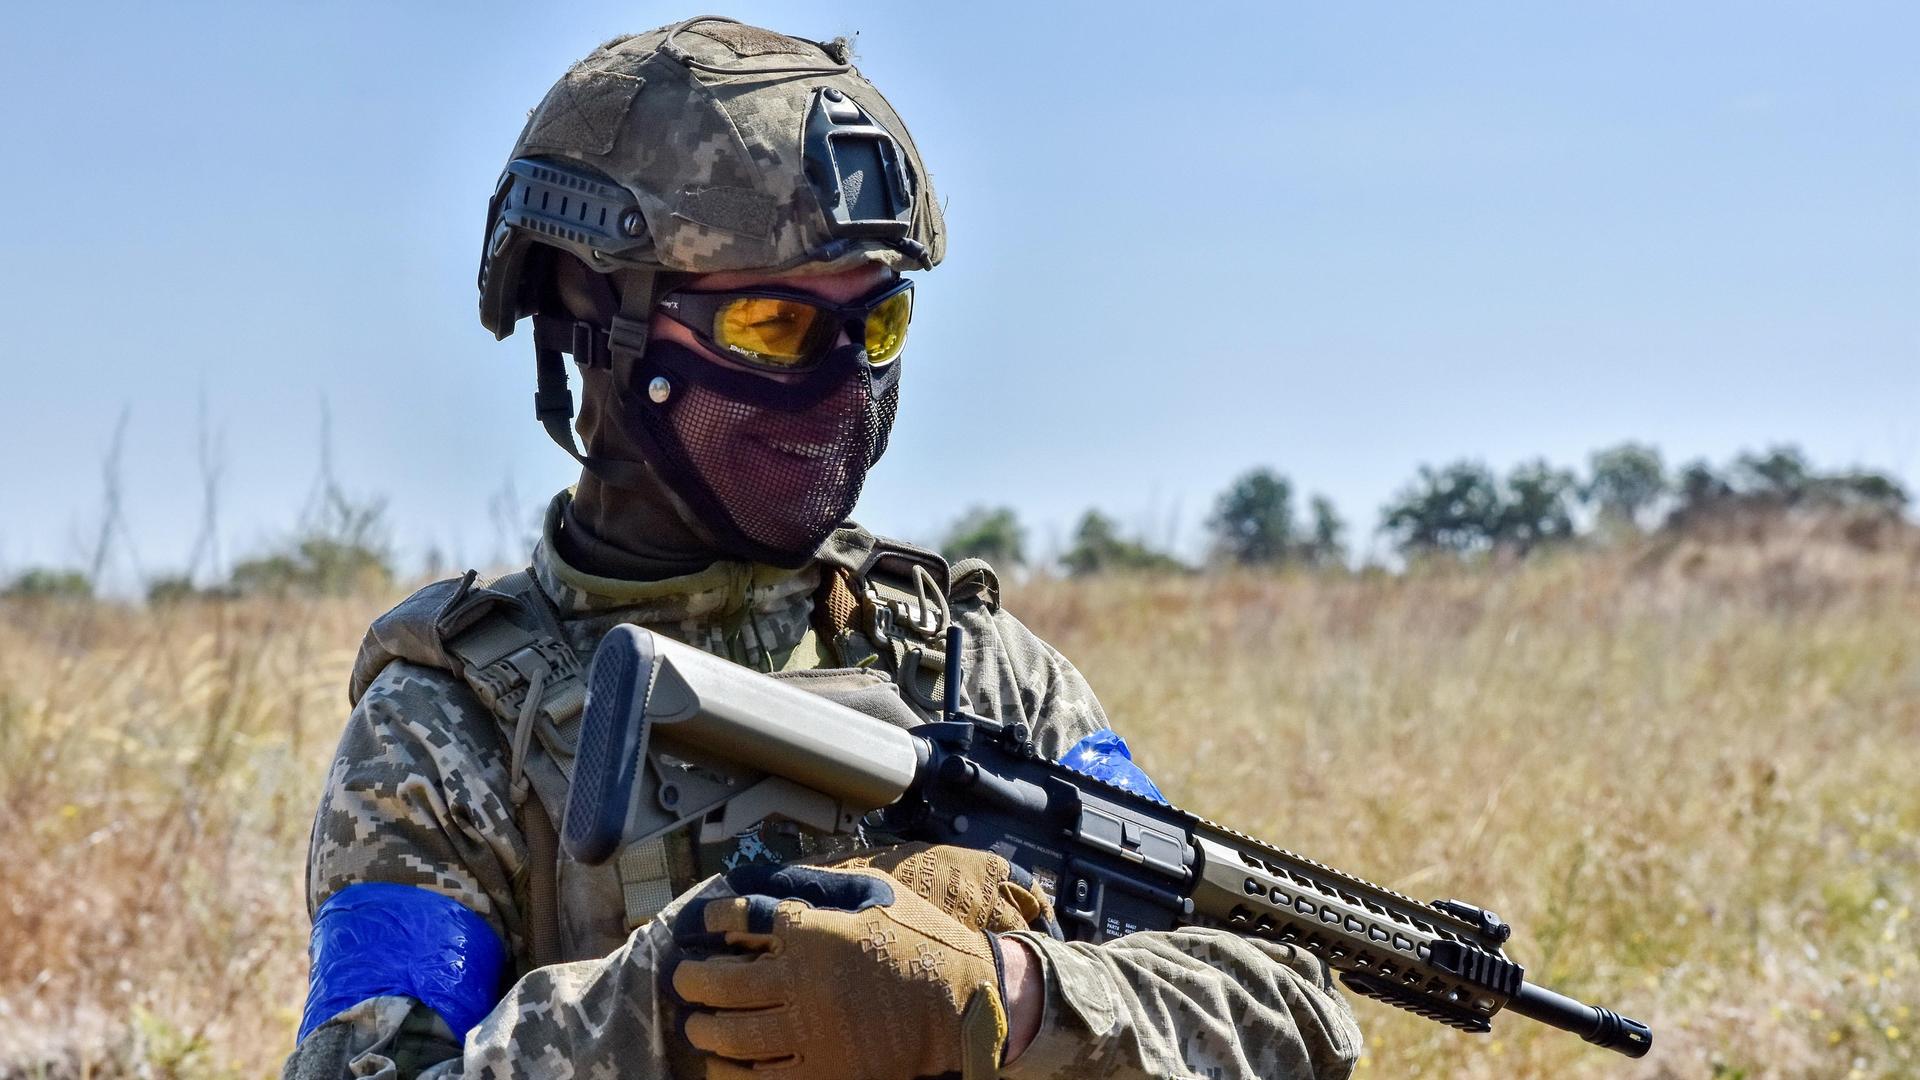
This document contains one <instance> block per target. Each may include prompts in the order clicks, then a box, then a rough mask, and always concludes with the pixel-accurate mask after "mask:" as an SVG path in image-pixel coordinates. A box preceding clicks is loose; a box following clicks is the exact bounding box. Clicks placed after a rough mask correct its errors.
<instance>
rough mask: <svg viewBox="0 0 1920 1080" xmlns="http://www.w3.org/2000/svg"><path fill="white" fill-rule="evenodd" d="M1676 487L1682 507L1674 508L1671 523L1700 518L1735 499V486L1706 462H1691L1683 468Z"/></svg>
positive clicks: (1669, 519) (1670, 518)
mask: <svg viewBox="0 0 1920 1080" xmlns="http://www.w3.org/2000/svg"><path fill="white" fill-rule="evenodd" d="M1674 487H1675V489H1676V491H1677V492H1678V493H1679V497H1680V505H1679V506H1677V507H1675V508H1674V511H1673V514H1672V515H1671V516H1670V517H1669V518H1668V522H1669V523H1673V522H1676V521H1679V520H1682V519H1685V518H1691V517H1698V516H1699V515H1701V514H1703V513H1706V512H1708V511H1710V510H1712V509H1714V508H1716V507H1718V506H1720V505H1722V504H1723V503H1725V502H1726V501H1727V500H1729V499H1731V498H1733V485H1732V484H1730V483H1728V482H1727V480H1726V478H1725V477H1722V476H1721V475H1720V474H1719V473H1717V472H1714V471H1713V466H1711V465H1709V464H1707V462H1706V461H1705V460H1696V461H1690V462H1688V463H1687V464H1686V465H1685V466H1683V467H1682V468H1681V469H1680V475H1679V479H1678V481H1676V483H1675V485H1674Z"/></svg>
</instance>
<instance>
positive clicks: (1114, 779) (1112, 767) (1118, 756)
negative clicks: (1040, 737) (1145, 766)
mask: <svg viewBox="0 0 1920 1080" xmlns="http://www.w3.org/2000/svg"><path fill="white" fill-rule="evenodd" d="M1060 764H1062V765H1065V766H1066V767H1067V768H1069V769H1072V770H1073V771H1074V772H1077V773H1084V774H1086V775H1087V776H1091V777H1093V778H1094V779H1095V780H1105V781H1106V782H1107V783H1109V784H1112V785H1113V786H1114V787H1117V788H1125V789H1126V790H1128V791H1131V792H1133V793H1134V794H1135V795H1145V796H1146V797H1147V798H1149V799H1153V800H1155V801H1157V802H1166V801H1167V797H1166V796H1165V795H1162V794H1160V788H1159V787H1158V786H1157V785H1155V784H1154V782H1153V781H1152V780H1151V779H1150V778H1148V776H1147V774H1146V773H1145V772H1143V771H1141V769H1140V766H1138V765H1135V764H1134V763H1133V751H1131V750H1128V749H1127V740H1125V739H1123V738H1121V737H1120V733H1119V732H1117V731H1115V730H1113V729H1112V728H1101V729H1100V730H1099V731H1096V732H1094V733H1093V734H1091V735H1089V736H1087V737H1086V738H1084V739H1081V740H1080V741H1079V742H1077V743H1074V744H1073V745H1072V746H1071V747H1069V748H1068V749H1067V752H1066V753H1064V754H1062V755H1060Z"/></svg>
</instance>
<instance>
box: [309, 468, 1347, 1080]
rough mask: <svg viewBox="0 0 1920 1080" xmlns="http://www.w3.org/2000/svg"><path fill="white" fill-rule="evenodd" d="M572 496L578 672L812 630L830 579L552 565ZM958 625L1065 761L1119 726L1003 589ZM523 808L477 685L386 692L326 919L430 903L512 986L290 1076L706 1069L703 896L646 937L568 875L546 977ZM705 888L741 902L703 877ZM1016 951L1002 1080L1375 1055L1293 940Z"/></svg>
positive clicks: (560, 574) (1042, 944) (323, 872)
mask: <svg viewBox="0 0 1920 1080" xmlns="http://www.w3.org/2000/svg"><path fill="white" fill-rule="evenodd" d="M566 498H568V496H567V495H566V494H564V493H563V494H562V495H561V496H560V497H559V498H558V499H556V501H555V505H554V509H553V510H552V511H550V513H549V515H548V529H549V533H548V535H547V537H546V538H545V539H543V541H542V543H541V544H540V546H539V547H538V548H537V550H536V553H535V560H534V569H535V572H536V579H537V580H538V581H539V582H540V584H541V585H542V587H543V588H544V589H545V590H546V591H547V592H548V594H549V596H550V597H551V598H552V599H553V600H554V601H555V602H556V605H557V607H558V608H559V610H560V612H561V613H562V616H563V628H564V629H565V630H566V631H567V633H568V636H569V637H570V638H572V639H573V641H574V643H575V644H576V646H577V647H579V648H580V649H581V651H582V653H583V657H582V658H583V660H584V659H586V658H587V654H589V653H590V650H591V648H592V646H593V645H594V644H595V643H597V640H598V637H599V635H600V634H603V633H604V632H605V630H606V628H607V627H610V626H612V625H614V624H615V623H617V622H620V621H630V622H638V623H641V624H642V625H646V626H648V627H649V628H651V629H654V630H656V631H659V632H662V633H666V634H669V635H670V636H673V637H675V638H678V639H680V640H683V641H688V642H691V643H694V644H697V645H700V646H701V647H703V648H712V649H713V651H716V652H719V653H721V654H723V655H728V656H730V657H733V658H734V659H736V660H741V661H742V662H745V663H748V664H750V665H751V666H754V667H758V668H761V669H763V670H764V669H766V668H769V667H776V668H777V667H779V666H781V664H782V663H783V659H782V658H783V656H790V655H791V654H792V652H793V650H794V648H795V646H796V645H798V644H799V643H800V639H801V638H802V637H803V636H804V635H805V632H806V625H807V618H806V607H807V605H809V604H810V602H811V600H810V593H811V588H812V583H814V582H816V581H818V579H819V574H820V568H819V567H818V566H814V567H808V568H804V569H802V570H800V571H793V572H789V571H774V570H768V569H766V568H756V567H746V566H740V565H730V564H720V565H717V566H715V567H714V568H712V569H710V570H707V571H703V572H702V573H700V574H695V575H691V576H689V577H687V578H680V579H674V580H671V581H667V582H658V583H644V584H643V583H632V582H612V581H608V580H605V579H595V578H592V577H589V576H587V575H584V574H581V573H579V572H578V571H576V570H574V569H572V568H570V567H568V566H565V565H564V564H562V563H561V562H560V561H559V560H558V559H557V558H556V557H555V556H554V554H553V544H552V535H551V529H552V528H553V527H554V522H555V521H557V519H558V511H559V508H560V507H561V505H563V500H565V499H566ZM863 535H864V534H863V533H860V532H858V531H857V530H848V531H843V533H841V534H838V535H836V537H835V540H834V541H833V544H835V545H843V546H847V545H851V546H857V545H858V544H859V543H860V542H861V537H862V536H863ZM869 542H870V541H869ZM953 615H954V617H955V619H956V620H957V621H959V622H960V624H961V625H962V626H964V627H966V628H967V630H968V639H969V646H970V647H969V650H968V652H969V670H968V679H967V682H966V685H965V687H964V688H963V695H964V697H965V698H966V699H967V701H968V703H969V707H970V708H971V709H972V710H974V711H976V712H979V713H983V714H985V715H989V716H995V717H999V718H1001V719H1003V720H1009V721H1012V720H1019V721H1022V722H1025V723H1027V724H1028V725H1029V726H1030V727H1031V728H1032V729H1033V731H1034V732H1035V735H1036V739H1037V741H1038V743H1039V745H1040V748H1041V749H1042V751H1043V752H1045V753H1047V754H1048V755H1050V756H1053V757H1058V756H1059V755H1060V754H1061V753H1063V752H1064V751H1065V750H1066V748H1067V747H1069V746H1071V745H1072V744H1073V743H1074V742H1076V741H1078V740H1079V739H1080V738H1082V737H1083V736H1085V735H1087V734H1089V733H1091V732H1093V731H1095V730H1098V729H1100V728H1102V727H1105V726H1106V718H1105V715H1104V713H1103V712H1102V710H1101V708H1100V705H1099V703H1098V702H1097V701H1096V700H1095V698H1094V697H1093V694H1092V692H1091V690H1090V689H1089V688H1088V686H1087V684H1086V681H1085V680H1084V679H1083V678H1082V677H1081V676H1080V674H1079V673H1078V672H1077V671H1075V670H1074V668H1073V667H1072V665H1071V664H1069V663H1068V662H1067V661H1066V660H1065V659H1064V658H1062V657H1061V656H1060V655H1059V654H1058V653H1057V652H1055V651H1054V650H1053V649H1052V648H1050V647H1049V646H1047V645H1046V644H1045V643H1044V642H1042V641H1040V640H1039V639H1038V638H1037V637H1035V636H1034V635H1033V634H1032V633H1031V632H1030V631H1028V630H1027V629H1026V628H1025V627H1024V626H1022V625H1021V624H1020V623H1019V622H1018V621H1017V620H1016V619H1014V618H1013V617H1012V616H1011V615H1010V614H1007V613H1006V612H1004V611H1002V610H1000V609H999V608H998V606H997V602H996V601H993V599H992V598H991V596H988V595H982V594H975V595H974V598H973V599H971V600H966V601H964V602H963V601H960V600H956V602H955V604H954V609H953ZM534 752H535V753H539V752H540V751H539V748H538V747H537V746H536V747H535V748H534ZM513 792H514V789H513V786H512V781H511V773H510V765H509V762H508V760H507V754H506V750H505V746H504V739H503V735H502V733H501V731H500V729H499V726H498V723H497V722H496V720H495V719H494V718H493V717H492V715H491V714H489V713H488V712H487V710H486V709H485V707H484V706H482V705H481V703H480V701H479V699H478V698H477V697H476V696H475V695H474V693H473V692H472V690H470V689H469V688H468V687H467V685H466V684H465V683H463V682H462V681H460V680H459V679H457V678H455V677H454V676H452V675H451V674H449V673H447V672H445V671H441V670H437V669H434V668H431V667H427V666H424V665H421V664H418V663H412V662H408V661H405V660H394V661H392V662H391V663H388V664H387V665H386V666H385V668H384V670H382V671H381V672H380V674H379V675H378V677H377V678H374V679H373V680H372V682H371V684H370V685H369V686H368V687H367V688H366V690H365V692H364V693H363V694H362V695H361V697H360V699H359V701H358V703H357V704H356V706H355V707H354V710H353V713H352V715H351V717H350V718H349V720H348V723H347V728H346V732H345V734H344V735H343V736H342V739H341V743H340V748H339V752H338V755H337V756H336V759H335V762H334V764H333V767H332V769H331V771H330V774H329V776H328V779H327V785H326V790H325V793H324V795H323V796H322V799H321V804H320V808H319V812H318V815H317V817H316V819H315V822H314V830H313V837H312V845H311V849H310V852H309V861H308V905H309V911H312V910H314V909H317V908H318V907H319V905H320V904H321V903H323V902H324V901H325V900H326V899H327V898H328V897H329V896H331V895H333V894H334V893H335V892H338V891H339V890H341V889H343V888H345V887H347V886H349V885H353V884H357V883H361V882H376V881H377V882H393V883H399V884H405V885H414V886H418V887H421V888H425V889H429V890H432V891H434V892H437V893H440V894H442V895H445V896H448V897H451V898H453V899H454V900H457V901H459V902H460V903H462V904H464V905H466V906H467V907H469V908H471V909H472V910H474V911H475V912H477V913H478V914H479V915H481V916H482V917H483V918H484V919H485V920H486V921H487V922H488V924H489V925H491V926H492V927H493V928H494V929H495V930H496V931H498V932H499V933H500V935H501V937H502V939H503V940H504V941H505V942H506V944H507V948H508V950H509V952H510V954H511V957H512V962H513V967H512V970H513V974H514V975H515V976H516V979H517V981H515V982H514V983H513V985H512V986H511V988H510V989H508V990H507V991H506V994H505V996H504V998H503V999H502V1001H501V1002H500V1004H499V1005H498V1006H497V1007H496V1008H495V1009H494V1010H493V1012H492V1013H491V1014H490V1015H489V1016H488V1017H487V1018H486V1019H485V1020H484V1021H482V1022H481V1023H480V1025H479V1026H478V1027H476V1028H475V1029H474V1030H473V1031H471V1032H469V1033H467V1036H466V1038H465V1040H464V1043H462V1042H461V1041H460V1040H458V1039H456V1038H455V1036H454V1033H452V1032H450V1031H449V1030H447V1027H446V1025H445V1024H444V1023H443V1022H442V1021H440V1019H439V1018H438V1017H437V1016H436V1015H434V1014H433V1013H432V1012H431V1011H430V1010H428V1009H426V1008H425V1007H424V1006H421V1005H419V1004H417V1003H415V1002H412V1001H411V1000H410V999H407V998H402V997H387V998H376V999H373V1000H371V1001H367V1002H362V1003H361V1004H359V1005H357V1006H355V1007H353V1008H351V1009H348V1010H346V1011H345V1012H342V1013H340V1014H338V1015H337V1016H335V1017H334V1018H332V1019H331V1020H330V1021H328V1022H327V1023H325V1024H322V1025H321V1026H320V1027H318V1028H316V1029H315V1030H314V1031H313V1032H312V1033H311V1034H309V1035H308V1037H307V1038H306V1040H304V1041H303V1042H302V1043H301V1044H300V1046H299V1048H298V1049H296V1051H295V1052H294V1054H293V1056H292V1057H291V1058H290V1059H289V1060H288V1062H287V1066H286V1075H287V1076H288V1077H294V1078H303V1080H305V1078H315V1080H317V1078H322V1077H324V1078H328V1080H333V1078H338V1077H345V1076H356V1077H401V1076H410V1075H415V1074H421V1075H430V1076H455V1075H462V1076H464V1075H472V1076H486V1077H528V1078H531V1077H555V1076H561V1077H564V1076H574V1075H582V1076H594V1077H600V1076H615V1075H620V1076H659V1077H669V1076H670V1077H681V1078H693V1077H698V1076H700V1075H701V1074H702V1066H701V1062H700V1061H699V1060H698V1058H697V1057H696V1056H694V1054H693V1052H692V1051H691V1050H690V1049H689V1048H687V1047H686V1046H685V1044H684V1043H683V1042H681V1041H680V1040H679V1039H677V1038H675V1037H673V1036H671V1034H670V1033H671V1032H672V1031H673V1017H672V1011H671V1009H670V1007H669V1006H668V1004H667V1003H666V1002H664V1001H663V1000H662V999H661V996H660V994H659V992H658V990H657V988H656V986H655V978H654V972H655V971H656V969H657V968H658V967H659V966H660V962H661V960H662V958H663V956H665V954H666V952H667V950H668V948H669V942H670V935H668V933H667V932H666V930H665V929H664V928H665V927H666V926H667V925H668V924H669V923H670V921H671V917H672V914H673V912H674V911H676V910H677V909H678V908H679V907H680V906H681V904H683V903H685V902H686V901H687V900H688V899H689V895H683V896H682V897H680V898H679V899H678V900H676V901H675V902H674V904H673V905H671V906H670V907H669V908H668V909H667V910H666V911H663V912H662V913H661V915H660V916H659V917H658V918H655V919H654V920H652V921H651V922H648V923H646V924H644V925H642V926H640V927H637V928H634V927H629V926H627V925H626V919H625V914H624V911H625V909H624V907H623V903H622V898H621V893H620V883H619V881H618V878H617V875H616V874H615V873H614V871H613V865H614V864H612V863H609V864H608V865H607V866H602V867H592V868H589V867H584V866H580V865H579V864H576V863H573V862H572V861H571V860H568V859H564V858H563V859H562V860H561V867H560V874H559V893H560V905H561V930H562V939H563V944H562V948H563V953H564V955H565V956H566V957H568V958H569V959H570V962H566V963H560V964H553V965H549V966H547V967H541V968H535V967H533V965H532V963H531V959H530V947H529V932H528V925H527V919H528V915H527V912H528V906H527V898H526V893H525V890H526V887H527V858H528V856H527V843H526V839H525V837H524V835H523V834H522V832H521V830H520V828H519V826H518V825H517V824H516V816H515V809H514V793H513ZM803 839H804V838H803ZM769 847H770V845H767V844H765V843H762V842H761V841H760V839H759V838H747V839H745V840H742V841H741V842H740V845H739V846H738V848H737V849H736V850H735V851H734V852H733V853H732V855H733V856H735V857H755V858H780V857H782V855H781V853H779V852H772V851H769V850H768V849H769ZM801 847H802V850H801V851H800V852H799V853H805V850H804V848H805V845H802V846H801ZM750 848H751V849H753V850H751V851H750V850H749V849H750ZM697 861H698V862H700V863H701V864H702V868H705V867H706V866H707V865H710V863H711V860H710V859H706V858H700V859H698V860H697ZM676 876H678V874H677V875H676ZM690 895H698V896H708V897H710V896H717V895H726V892H725V887H724V885H722V884H721V883H719V882H718V881H715V880H712V879H709V880H708V881H707V882H706V883H704V884H702V885H700V886H699V887H698V889H697V890H696V891H695V892H694V893H692V894H690ZM1020 936H1022V937H1023V938H1024V939H1025V940H1027V941H1028V942H1029V943H1030V944H1031V945H1032V946H1033V948H1034V951H1035V952H1036V954H1037V955H1038V956H1039V957H1040V959H1041V966H1042V969H1043V971H1044V975H1045V985H1046V1005H1045V1012H1044V1017H1043V1020H1042V1026H1041V1031H1040V1033H1039V1035H1038V1036H1037V1037H1036V1038H1035V1040H1034V1042H1033V1044H1032V1046H1031V1047H1030V1048H1029V1049H1028V1050H1027V1052H1026V1053H1025V1054H1024V1055H1023V1056H1022V1057H1021V1059H1020V1060H1019V1061H1017V1062H1015V1063H1014V1064H1013V1065H1012V1066H1011V1067H1009V1068H1008V1069H1006V1070H1005V1072H1004V1075H1006V1076H1008V1077H1042V1078H1058V1080H1066V1078H1069V1077H1126V1078H1147V1077H1156V1078H1157V1077H1207V1078H1224V1077H1265V1078H1308V1077H1313V1078H1326V1077H1344V1076H1347V1075H1348V1074H1349V1072H1350V1071H1351V1068H1352V1064H1353V1061H1354V1059H1355V1058H1356V1057H1357V1055H1358V1052H1359V1045H1360V1040H1359V1033H1358V1031H1357V1029H1356V1028H1355V1026H1354V1022H1353V1019H1352V1016H1351V1014H1350V1012H1349V1011H1348V1009H1347V1006H1346V1004H1345V1003H1344V1002H1343V1001H1342V1000H1341V998H1340V997H1339V995H1338V994H1337V993H1336V992H1335V991H1334V990H1333V988H1332V986H1331V983H1330V982H1329V980H1328V975H1327V973H1326V970H1325V968H1324V967H1323V966H1322V965H1321V964H1320V962H1319V961H1317V960H1314V959H1312V958H1311V957H1309V956H1306V955H1305V954H1301V953H1296V952H1295V951H1293V950H1292V949H1290V948H1288V947H1286V946H1280V945H1274V944H1269V943H1262V942H1254V941H1250V940H1246V939H1243V938H1240V937H1237V936H1235V935H1232V934H1228V933H1225V932H1221V931H1212V930H1200V929H1188V930H1181V931H1176V932H1170V933H1141V934H1134V935H1130V936H1128V937H1125V938H1122V939H1118V940H1115V941H1111V942H1108V943H1105V944H1103V945H1099V946H1093V945H1088V944H1076V943H1067V942H1061V941H1055V940H1052V939H1051V938H1048V937H1046V936H1045V935H1042V934H1034V933H1023V934H1021V935H1020Z"/></svg>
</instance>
